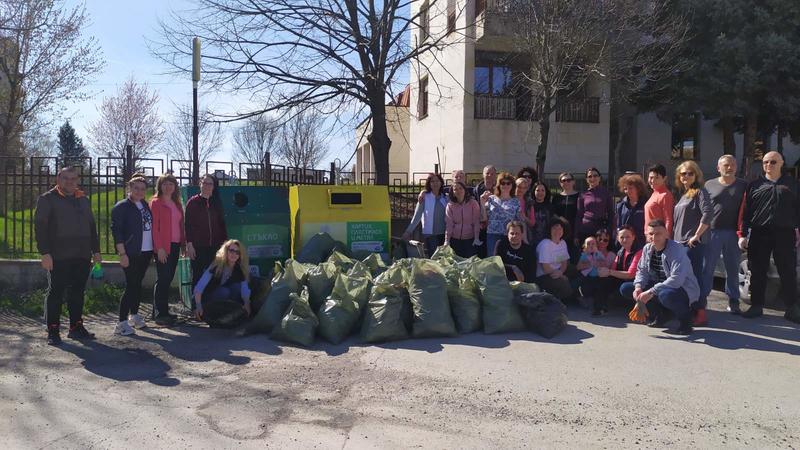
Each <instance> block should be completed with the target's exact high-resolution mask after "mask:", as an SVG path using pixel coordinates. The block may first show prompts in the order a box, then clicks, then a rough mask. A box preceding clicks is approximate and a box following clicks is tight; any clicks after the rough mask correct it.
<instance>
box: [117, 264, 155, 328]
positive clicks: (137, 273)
mask: <svg viewBox="0 0 800 450" xmlns="http://www.w3.org/2000/svg"><path fill="white" fill-rule="evenodd" d="M152 259H153V252H151V251H150V252H142V253H140V254H138V255H135V256H133V255H128V261H129V264H128V267H125V268H123V269H122V271H123V272H125V292H123V293H122V298H121V299H120V300H119V321H120V322H123V321H125V320H128V315H129V314H139V303H140V302H141V300H142V280H143V279H144V275H145V273H147V267H149V266H150V260H152Z"/></svg>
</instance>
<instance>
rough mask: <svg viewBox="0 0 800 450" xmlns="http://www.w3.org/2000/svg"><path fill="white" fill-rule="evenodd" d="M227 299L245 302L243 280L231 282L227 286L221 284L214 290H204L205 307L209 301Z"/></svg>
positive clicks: (203, 301) (203, 300)
mask: <svg viewBox="0 0 800 450" xmlns="http://www.w3.org/2000/svg"><path fill="white" fill-rule="evenodd" d="M225 300H230V301H234V302H239V303H244V300H242V282H238V283H230V284H228V285H227V286H219V287H217V288H216V289H214V292H204V293H203V298H202V300H201V302H202V303H203V307H205V306H206V305H208V304H209V303H213V302H220V301H225Z"/></svg>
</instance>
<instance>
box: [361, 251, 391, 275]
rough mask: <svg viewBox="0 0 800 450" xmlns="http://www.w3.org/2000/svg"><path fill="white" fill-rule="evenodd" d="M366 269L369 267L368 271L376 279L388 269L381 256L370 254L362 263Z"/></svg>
mask: <svg viewBox="0 0 800 450" xmlns="http://www.w3.org/2000/svg"><path fill="white" fill-rule="evenodd" d="M362 262H363V263H364V264H365V265H366V266H367V267H369V271H370V272H371V273H372V276H373V277H377V276H378V275H380V274H382V273H383V272H386V269H388V268H389V267H388V266H387V265H386V263H385V262H384V261H383V258H381V255H379V254H377V253H372V254H370V255H369V256H367V257H366V258H364V260H363V261H362Z"/></svg>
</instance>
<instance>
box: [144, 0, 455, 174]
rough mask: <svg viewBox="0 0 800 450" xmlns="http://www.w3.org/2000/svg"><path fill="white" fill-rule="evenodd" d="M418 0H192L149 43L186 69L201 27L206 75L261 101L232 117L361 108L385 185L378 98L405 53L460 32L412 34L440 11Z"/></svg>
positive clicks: (382, 103) (385, 97)
mask: <svg viewBox="0 0 800 450" xmlns="http://www.w3.org/2000/svg"><path fill="white" fill-rule="evenodd" d="M417 1H418V0H385V1H383V2H372V1H370V2H365V1H364V0H338V1H333V0H265V1H259V2H256V1H244V0H195V2H196V4H197V5H198V8H197V10H196V11H195V14H192V15H191V16H184V17H178V16H177V15H173V17H172V21H171V23H164V24H162V28H163V32H162V39H163V42H162V43H161V45H160V46H159V47H158V48H156V49H155V50H154V51H155V53H156V54H157V55H159V56H161V57H162V58H163V59H164V60H165V61H166V62H168V63H169V64H172V65H173V67H174V68H175V69H176V70H180V71H188V70H190V69H191V67H190V66H191V65H190V64H189V63H188V61H189V57H190V55H191V48H190V46H189V43H190V41H191V39H192V38H193V37H194V36H199V37H200V38H201V39H202V40H203V42H205V44H204V45H205V49H204V52H203V53H204V54H203V64H204V80H205V81H206V82H210V83H211V84H212V85H213V87H215V88H218V89H227V90H232V91H245V92H248V93H250V94H252V95H253V96H254V97H253V98H254V101H255V102H257V104H258V105H259V106H256V107H254V108H252V109H251V110H249V111H240V112H239V114H237V117H238V118H243V117H250V116H257V115H262V114H264V113H267V112H271V111H277V110H283V111H286V110H292V109H295V110H296V109H297V108H300V109H307V108H309V107H311V106H313V107H314V108H316V109H318V110H326V111H328V112H330V113H331V114H340V113H342V112H347V111H352V110H357V111H361V110H364V109H365V110H367V112H368V114H369V115H370V116H371V117H372V122H373V124H374V126H373V127H372V131H371V133H370V135H369V136H368V140H369V142H370V144H371V146H372V150H373V154H374V159H375V167H376V171H377V177H376V181H377V183H378V184H388V182H389V148H390V146H391V141H390V140H389V136H388V133H387V128H386V102H387V101H389V100H390V99H391V98H392V97H393V92H395V91H398V92H399V90H402V87H403V86H405V85H406V84H407V81H406V80H405V77H406V76H407V72H406V70H407V65H408V64H409V62H410V61H412V60H416V59H417V58H419V57H420V56H422V55H425V54H426V53H429V52H432V51H433V50H436V49H440V48H442V47H444V46H445V45H449V44H452V43H454V42H456V41H457V40H458V39H455V38H457V37H458V33H455V34H453V33H451V32H450V31H451V27H449V26H448V30H441V32H440V33H436V32H434V33H426V34H425V36H423V37H424V39H418V40H414V42H413V43H412V40H411V39H410V34H411V33H410V32H411V30H415V29H417V28H420V24H421V23H422V22H425V23H424V25H425V27H424V28H425V29H427V23H429V20H430V13H431V11H440V10H444V8H439V7H438V6H437V5H438V4H440V3H442V1H443V0H429V1H427V2H426V5H427V6H428V7H426V8H418V9H417V10H416V11H412V12H411V13H409V10H410V9H412V8H411V5H412V4H415V2H417ZM416 4H419V3H416ZM453 4H455V2H453ZM456 14H457V12H455V11H453V19H455V15H456ZM448 17H449V16H448ZM453 22H455V20H453ZM398 76H399V77H401V78H402V79H401V80H398V79H397V77H398ZM398 88H400V89H398ZM340 117H341V114H340Z"/></svg>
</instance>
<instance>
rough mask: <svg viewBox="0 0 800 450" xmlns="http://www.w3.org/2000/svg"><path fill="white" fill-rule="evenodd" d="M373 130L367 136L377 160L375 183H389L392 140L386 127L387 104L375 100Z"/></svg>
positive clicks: (374, 157) (386, 184)
mask: <svg viewBox="0 0 800 450" xmlns="http://www.w3.org/2000/svg"><path fill="white" fill-rule="evenodd" d="M370 109H371V111H372V132H371V133H370V134H369V136H367V140H368V141H369V144H370V146H371V147H372V157H373V159H374V160H375V184H378V185H383V186H388V185H389V149H390V148H391V146H392V141H391V140H390V139H389V132H388V131H387V129H386V105H385V104H384V103H383V101H382V100H381V102H375V103H373V105H372V106H371V108H370Z"/></svg>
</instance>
